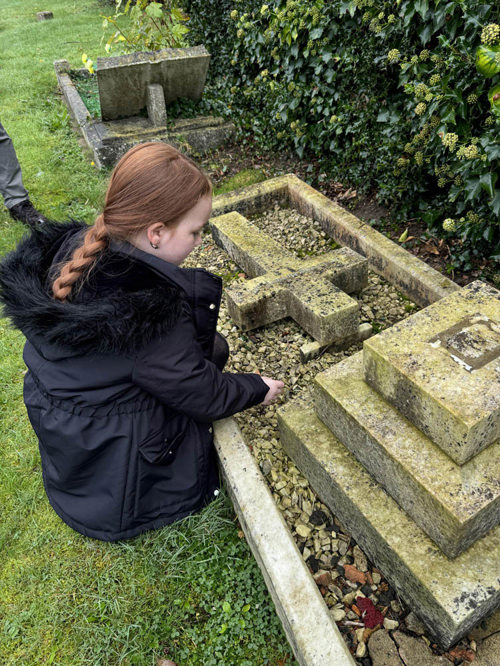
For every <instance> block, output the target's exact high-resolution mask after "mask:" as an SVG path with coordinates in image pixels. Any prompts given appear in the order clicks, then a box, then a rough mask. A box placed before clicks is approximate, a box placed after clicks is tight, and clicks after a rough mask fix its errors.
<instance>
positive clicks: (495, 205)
mask: <svg viewBox="0 0 500 666" xmlns="http://www.w3.org/2000/svg"><path fill="white" fill-rule="evenodd" d="M490 205H491V208H492V210H493V212H494V213H495V215H500V190H497V191H496V192H495V196H494V197H493V201H492V202H491V204H490Z"/></svg>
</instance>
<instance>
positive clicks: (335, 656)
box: [214, 418, 356, 666]
mask: <svg viewBox="0 0 500 666" xmlns="http://www.w3.org/2000/svg"><path fill="white" fill-rule="evenodd" d="M214 433H215V447H216V450H217V454H218V457H219V462H220V466H221V469H222V473H223V476H224V479H225V482H226V487H227V489H228V492H229V495H230V497H231V500H232V502H233V505H234V507H235V510H236V513H237V514H238V518H239V520H240V523H241V526H242V528H243V531H244V533H245V536H246V538H247V541H248V543H249V545H250V548H251V550H252V553H253V555H254V557H255V559H256V560H257V563H258V565H259V567H260V570H261V571H262V574H263V576H264V579H265V582H266V585H267V588H268V590H269V592H270V593H271V596H272V598H273V601H274V604H275V606H276V610H277V613H278V615H279V617H280V620H281V622H282V624H283V628H284V630H285V633H286V635H287V637H288V641H289V643H290V645H291V647H292V649H293V652H294V655H295V658H296V659H297V661H298V662H299V664H301V666H354V664H355V663H356V662H355V661H354V659H353V658H352V656H351V654H350V652H349V650H348V648H347V646H346V644H345V643H344V640H343V639H342V636H341V634H340V632H339V630H338V628H337V625H336V624H335V622H334V620H333V619H332V617H331V616H330V614H329V611H328V609H327V607H326V605H325V603H324V601H323V599H322V597H321V595H320V593H319V590H318V588H317V586H316V584H315V583H314V581H313V579H312V576H311V574H310V573H309V571H308V569H307V567H306V565H305V563H304V561H303V560H302V557H301V555H300V552H299V550H298V548H297V546H296V544H295V542H294V540H293V538H292V535H291V533H290V531H289V529H288V527H287V526H286V524H285V522H284V520H283V518H282V516H281V513H280V512H279V509H278V508H277V506H276V503H275V501H274V499H273V497H272V495H271V493H270V491H269V489H268V487H267V484H266V482H265V480H264V478H263V476H262V474H261V472H260V470H259V468H258V467H257V463H256V462H255V460H254V458H253V456H252V454H251V453H250V451H249V450H248V448H247V446H246V444H245V442H244V440H243V437H242V435H241V432H240V430H239V428H238V425H237V424H236V421H235V420H234V418H228V419H224V420H222V421H217V422H216V423H214Z"/></svg>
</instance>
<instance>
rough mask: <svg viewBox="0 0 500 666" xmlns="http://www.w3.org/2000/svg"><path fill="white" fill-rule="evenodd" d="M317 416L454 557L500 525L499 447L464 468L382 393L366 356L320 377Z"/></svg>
mask: <svg viewBox="0 0 500 666" xmlns="http://www.w3.org/2000/svg"><path fill="white" fill-rule="evenodd" d="M315 385H316V390H315V406H316V413H317V415H318V416H319V418H320V419H321V420H322V421H323V423H325V425H327V426H328V427H329V428H330V430H331V431H332V432H333V434H334V435H335V436H336V437H337V438H338V439H339V440H340V441H341V442H343V443H344V444H345V446H346V447H347V448H348V449H349V451H350V452H351V453H352V454H353V455H354V456H355V457H356V458H357V460H358V461H359V462H360V463H361V464H362V465H363V466H364V467H365V468H366V469H367V470H368V471H369V472H370V474H371V475H372V476H374V477H375V478H376V480H377V481H378V482H379V483H380V484H381V485H382V486H383V487H384V488H385V490H386V491H387V492H388V493H389V494H390V495H391V496H392V497H393V498H394V499H395V500H396V502H397V503H398V504H399V505H400V506H401V507H402V508H403V509H404V510H405V511H406V512H407V513H408V514H409V515H410V516H411V518H413V520H414V521H415V522H416V523H417V525H418V526H419V527H420V528H421V529H422V530H424V532H426V534H428V536H430V537H431V539H433V540H434V541H435V543H437V545H438V546H439V547H440V548H441V550H442V551H443V552H444V553H445V554H446V555H447V556H448V557H450V558H453V557H456V556H457V555H458V554H459V553H461V552H463V551H464V550H466V549H467V548H468V547H469V546H470V545H471V544H473V543H474V542H475V541H477V539H478V538H480V537H482V536H484V535H485V534H486V533H487V532H488V531H489V530H490V529H491V528H492V527H494V526H495V525H497V524H498V523H499V522H500V445H499V444H493V445H492V446H490V447H489V448H488V449H486V450H485V451H482V452H481V453H480V454H478V455H477V456H475V458H473V459H472V460H470V461H469V462H468V463H466V464H465V465H462V466H460V465H457V464H456V463H454V462H453V461H452V460H451V458H449V457H448V456H447V455H446V454H445V453H444V452H443V451H442V450H441V449H440V448H439V447H438V446H436V445H435V444H434V443H433V442H432V441H431V440H430V439H429V438H428V437H426V436H425V435H424V434H423V433H422V432H421V431H420V430H419V429H418V428H416V427H415V426H414V425H412V424H411V423H410V422H409V421H408V420H407V419H406V418H405V417H404V416H402V414H400V412H398V411H397V410H396V409H395V408H394V407H393V406H392V405H390V404H389V403H388V402H387V401H386V400H384V399H383V398H382V397H381V396H380V395H378V393H376V392H375V391H374V390H373V389H372V388H371V387H370V386H369V385H368V384H367V383H366V382H365V381H364V375H363V353H362V352H359V353H358V354H354V355H353V356H350V357H349V358H347V359H345V360H344V361H342V362H340V363H338V364H336V365H334V366H332V367H331V368H329V369H328V370H326V371H324V372H321V373H320V374H318V375H317V376H316V378H315Z"/></svg>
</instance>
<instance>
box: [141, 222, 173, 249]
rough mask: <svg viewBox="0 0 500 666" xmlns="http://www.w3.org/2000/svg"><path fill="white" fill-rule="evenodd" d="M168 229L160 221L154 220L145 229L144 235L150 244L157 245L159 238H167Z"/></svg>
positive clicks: (168, 234)
mask: <svg viewBox="0 0 500 666" xmlns="http://www.w3.org/2000/svg"><path fill="white" fill-rule="evenodd" d="M170 231H171V230H170V229H167V227H166V226H165V225H164V224H162V222H155V223H154V224H151V225H150V226H149V227H148V228H147V229H146V235H147V238H148V241H149V243H150V244H152V245H159V244H160V240H163V241H165V240H168V239H169V237H170Z"/></svg>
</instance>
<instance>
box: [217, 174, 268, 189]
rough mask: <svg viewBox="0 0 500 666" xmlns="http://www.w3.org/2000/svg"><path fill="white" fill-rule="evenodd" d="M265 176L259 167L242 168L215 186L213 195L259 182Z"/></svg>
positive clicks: (264, 178)
mask: <svg viewBox="0 0 500 666" xmlns="http://www.w3.org/2000/svg"><path fill="white" fill-rule="evenodd" d="M266 177H267V176H266V175H265V173H264V172H263V171H262V170H261V169H243V170H242V171H239V172H238V173H237V174H235V175H234V176H231V177H229V178H227V179H226V180H224V182H223V183H222V185H219V187H217V188H215V190H214V195H217V194H225V193H226V192H231V191H232V190H237V189H239V188H240V187H247V185H255V184H256V183H261V182H262V181H263V180H266Z"/></svg>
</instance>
